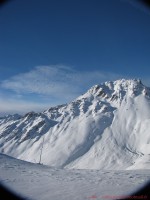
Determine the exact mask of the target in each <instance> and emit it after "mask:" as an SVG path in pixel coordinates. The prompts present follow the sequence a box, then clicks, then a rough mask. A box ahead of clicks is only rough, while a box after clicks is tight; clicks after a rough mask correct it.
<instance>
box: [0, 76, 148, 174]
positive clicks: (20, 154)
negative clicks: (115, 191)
mask: <svg viewBox="0 0 150 200" xmlns="http://www.w3.org/2000/svg"><path fill="white" fill-rule="evenodd" d="M0 152H2V153H4V154H7V155H10V156H13V157H15V158H19V159H22V160H26V161H30V162H34V163H39V162H40V163H42V164H45V165H49V166H54V167H65V168H77V169H122V170H123V169H149V168H150V88H148V87H146V86H144V85H143V84H142V82H141V81H140V80H137V79H134V80H125V79H122V80H117V81H114V82H105V83H103V84H100V85H95V86H93V87H92V88H91V89H89V90H88V91H87V92H86V93H85V94H83V95H81V96H80V97H78V98H77V99H75V100H74V101H72V102H71V103H69V104H65V105H60V106H57V107H52V108H50V109H48V110H46V111H44V112H42V113H35V112H30V113H27V114H26V115H24V116H19V115H9V116H6V117H3V118H0Z"/></svg>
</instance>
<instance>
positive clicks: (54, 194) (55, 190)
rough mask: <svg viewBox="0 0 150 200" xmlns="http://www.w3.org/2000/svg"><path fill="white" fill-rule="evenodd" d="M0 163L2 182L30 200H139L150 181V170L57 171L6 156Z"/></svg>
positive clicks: (0, 197) (0, 180)
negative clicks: (124, 199)
mask: <svg viewBox="0 0 150 200" xmlns="http://www.w3.org/2000/svg"><path fill="white" fill-rule="evenodd" d="M0 163H1V164H0V183H1V184H3V185H5V186H6V187H8V188H10V189H11V190H12V191H15V192H16V193H17V194H19V195H21V196H23V197H25V199H28V200H58V199H61V200H89V199H97V200H106V199H122V198H123V197H126V196H127V195H128V196H129V197H130V199H131V197H132V199H137V198H135V195H132V193H134V192H136V191H137V190H138V189H140V188H142V187H143V186H144V185H145V184H146V183H147V182H148V181H149V179H150V170H129V171H125V170H124V171H122V170H117V171H113V170H110V171H109V170H78V169H73V170H67V169H57V168H51V167H47V166H44V165H38V164H33V163H28V162H25V161H20V160H17V159H14V158H11V157H8V156H6V155H2V154H0ZM131 195H132V196H131ZM120 197H121V198H120ZM140 197H141V198H140ZM142 197H143V198H142ZM144 197H146V198H145V199H148V196H144V194H143V193H142V195H140V196H139V198H138V199H144ZM0 199H6V198H2V196H1V194H0Z"/></svg>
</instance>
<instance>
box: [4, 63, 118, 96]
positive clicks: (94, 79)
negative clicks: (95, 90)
mask: <svg viewBox="0 0 150 200" xmlns="http://www.w3.org/2000/svg"><path fill="white" fill-rule="evenodd" d="M116 78H119V75H116V74H113V73H102V72H100V71H94V70H93V71H87V72H79V71H76V70H75V69H73V68H70V67H66V66H61V65H59V66H39V67H35V68H34V69H33V70H31V71H29V72H27V73H22V74H18V75H16V76H13V77H11V78H10V79H7V80H4V81H3V82H2V83H1V87H2V88H5V89H9V90H13V91H15V92H16V93H18V94H19V93H20V94H22V93H34V94H40V95H48V96H52V97H56V98H62V99H63V98H64V99H70V98H71V97H73V98H74V97H75V96H76V95H79V94H80V92H81V91H83V90H84V88H85V89H87V88H88V87H90V86H92V85H93V84H97V83H101V82H102V81H106V80H112V79H116Z"/></svg>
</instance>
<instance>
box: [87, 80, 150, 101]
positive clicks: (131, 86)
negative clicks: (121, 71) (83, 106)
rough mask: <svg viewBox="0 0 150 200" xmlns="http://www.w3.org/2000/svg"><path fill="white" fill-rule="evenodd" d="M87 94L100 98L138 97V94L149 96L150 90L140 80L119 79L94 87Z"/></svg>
mask: <svg viewBox="0 0 150 200" xmlns="http://www.w3.org/2000/svg"><path fill="white" fill-rule="evenodd" d="M88 93H90V94H92V95H94V96H95V95H96V96H99V97H101V98H105V99H108V98H112V97H113V96H114V95H115V96H116V97H121V99H122V98H123V97H124V96H126V95H128V96H132V97H133V96H138V95H140V94H143V95H147V96H150V89H149V88H148V87H146V86H144V85H143V83H142V81H141V80H140V79H119V80H116V81H107V82H104V83H102V84H99V85H94V86H93V87H92V88H91V89H90V90H88Z"/></svg>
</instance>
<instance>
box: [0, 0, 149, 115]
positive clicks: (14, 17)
mask: <svg viewBox="0 0 150 200" xmlns="http://www.w3.org/2000/svg"><path fill="white" fill-rule="evenodd" d="M149 24H150V11H149V10H148V9H147V8H145V7H144V6H141V5H140V4H137V3H136V1H133V0H132V1H131V0H63V1H62V0H43V1H42V3H41V1H39V0H21V1H20V0H12V1H10V2H9V3H7V4H6V5H4V6H3V7H2V8H1V9H0V115H3V114H6V113H16V112H19V113H25V112H27V111H30V110H34V111H39V110H43V109H46V108H49V107H50V106H54V105H57V104H63V103H66V102H69V101H71V100H73V99H74V98H76V97H78V96H79V95H80V94H82V93H84V92H85V91H86V90H87V89H89V88H90V87H91V86H93V85H94V84H98V83H101V82H104V81H107V80H115V79H119V78H141V79H142V80H143V82H144V83H145V84H147V85H149V86H150V39H149V37H150V26H149Z"/></svg>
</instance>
